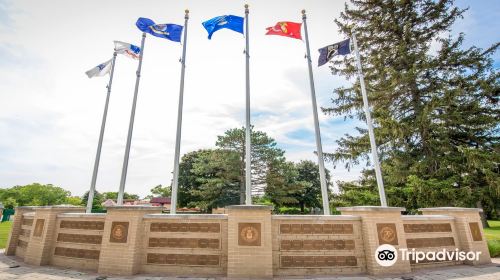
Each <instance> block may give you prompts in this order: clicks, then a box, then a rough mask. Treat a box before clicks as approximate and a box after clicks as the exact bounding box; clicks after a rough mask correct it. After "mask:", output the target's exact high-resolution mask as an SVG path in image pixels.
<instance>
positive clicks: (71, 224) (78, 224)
mask: <svg viewBox="0 0 500 280" xmlns="http://www.w3.org/2000/svg"><path fill="white" fill-rule="evenodd" d="M59 227H60V228H67V229H85V230H103V229H104V222H101V221H67V220H64V221H61V224H60V226H59Z"/></svg>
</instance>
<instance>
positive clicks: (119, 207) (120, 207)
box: [106, 205, 163, 211]
mask: <svg viewBox="0 0 500 280" xmlns="http://www.w3.org/2000/svg"><path fill="white" fill-rule="evenodd" d="M106 209H107V210H113V211H115V210H120V211H121V210H125V211H127V210H128V211H137V210H157V211H161V210H162V209H163V208H162V207H160V206H147V205H114V206H108V207H106Z"/></svg>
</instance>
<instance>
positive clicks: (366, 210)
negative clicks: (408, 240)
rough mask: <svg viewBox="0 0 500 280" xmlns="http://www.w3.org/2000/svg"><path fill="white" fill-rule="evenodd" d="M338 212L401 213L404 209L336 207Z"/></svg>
mask: <svg viewBox="0 0 500 280" xmlns="http://www.w3.org/2000/svg"><path fill="white" fill-rule="evenodd" d="M337 210H339V211H341V212H342V211H356V212H371V211H374V212H378V211H382V212H383V211H397V212H402V211H405V210H406V209H405V208H404V207H384V206H353V207H338V208H337Z"/></svg>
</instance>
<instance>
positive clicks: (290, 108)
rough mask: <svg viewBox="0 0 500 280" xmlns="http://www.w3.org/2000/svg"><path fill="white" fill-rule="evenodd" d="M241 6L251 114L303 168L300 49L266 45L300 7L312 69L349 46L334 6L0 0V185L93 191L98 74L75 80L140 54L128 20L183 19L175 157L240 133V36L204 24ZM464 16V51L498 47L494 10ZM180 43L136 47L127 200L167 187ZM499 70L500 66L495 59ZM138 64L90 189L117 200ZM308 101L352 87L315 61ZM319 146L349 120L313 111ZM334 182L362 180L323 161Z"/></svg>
mask: <svg viewBox="0 0 500 280" xmlns="http://www.w3.org/2000/svg"><path fill="white" fill-rule="evenodd" d="M245 3H248V4H249V5H250V15H249V17H250V18H249V26H250V32H249V33H250V34H249V36H250V37H249V38H250V56H251V59H250V81H251V84H250V89H251V119H252V124H253V125H254V126H255V129H256V130H260V131H264V132H266V133H267V134H268V135H270V136H271V137H273V138H274V139H275V140H276V142H277V143H278V146H279V147H280V148H282V149H284V150H285V151H286V154H285V155H286V157H287V159H288V160H291V161H299V160H302V159H309V160H313V161H315V162H316V161H317V159H316V156H315V154H314V151H315V150H316V148H315V138H314V126H313V116H312V107H311V98H310V90H309V81H308V72H307V61H306V59H305V58H304V55H305V43H304V42H303V41H300V40H296V39H290V38H284V37H280V36H265V35H264V34H265V28H266V27H269V26H273V25H274V24H275V23H276V22H278V21H295V22H300V21H301V14H300V11H301V10H302V9H306V10H307V15H308V22H307V23H308V30H309V38H310V45H311V52H312V60H313V63H315V61H317V57H318V52H317V49H319V48H321V47H323V46H325V45H328V44H331V43H334V42H337V41H340V40H343V39H345V38H344V37H343V36H342V35H341V34H340V33H339V32H338V29H337V27H336V25H335V24H334V22H333V19H334V18H336V17H338V15H339V14H340V12H341V11H342V9H343V7H344V1H331V0H312V1H305V0H301V1H299V0H292V1H263V0H253V1H252V0H249V1H229V0H214V1H203V0H193V1H151V0H146V1H126V0H121V1H98V0H86V1H64V0H60V1H59V0H47V1H36V0H31V1H25V0H16V1H11V0H0V187H11V186H14V185H25V184H30V183H33V182H38V183H42V184H49V183H51V184H54V185H57V186H60V187H63V188H65V189H67V190H69V191H71V193H72V194H73V195H82V194H83V193H84V192H85V191H87V190H88V189H89V186H90V180H91V175H92V169H93V163H94V159H95V153H96V148H97V142H98V137H99V130H100V125H101V119H102V113H103V108H104V102H105V98H106V85H107V83H108V78H107V76H106V77H103V78H93V79H89V78H88V77H87V76H86V75H85V74H84V72H85V71H87V70H89V69H90V68H92V67H94V66H96V65H97V64H99V63H102V62H104V61H106V60H108V59H110V58H111V57H112V52H113V40H120V41H124V42H129V43H132V44H135V45H140V39H141V33H140V31H139V30H138V29H137V28H136V27H135V21H136V20H137V18H138V17H148V18H151V19H153V20H154V21H155V22H157V23H176V24H180V25H183V22H184V10H185V9H186V8H188V9H189V10H190V19H189V24H188V40H187V57H186V77H185V89H184V110H183V124H182V143H181V155H182V154H184V153H186V152H190V151H194V150H197V149H203V148H213V147H214V146H215V141H216V140H217V136H218V135H222V134H223V133H224V131H226V130H228V129H231V128H236V127H243V126H244V124H245V56H244V54H243V50H244V47H245V38H244V37H243V35H242V34H239V33H236V32H233V31H230V30H227V29H226V30H221V31H217V32H216V33H215V34H214V35H213V37H212V40H208V38H207V33H206V30H205V29H203V27H202V25H201V22H203V21H205V20H208V19H210V18H212V17H215V16H220V15H224V14H233V15H238V16H244V7H243V6H244V4H245ZM457 5H458V6H459V7H463V8H465V7H470V9H469V11H468V12H467V13H466V14H465V17H464V19H463V20H461V21H459V22H458V23H457V24H455V26H454V27H453V33H454V34H457V33H458V32H464V33H466V35H467V36H466V41H465V46H472V45H476V46H478V47H481V48H487V47H489V46H490V45H491V44H493V43H494V42H496V41H499V39H500V38H499V35H498V30H499V29H500V24H499V21H498V18H500V2H498V1H495V0H484V1H472V0H468V1H466V0H460V1H457ZM181 52H182V46H181V44H179V43H175V42H171V41H168V40H165V39H160V38H156V37H152V36H148V37H147V38H146V43H145V48H144V60H143V65H142V73H141V81H140V87H139V94H138V103H137V109H136V118H135V124H134V131H133V138H132V148H131V152H130V160H129V167H128V175H127V183H126V186H125V191H126V192H129V193H136V194H139V195H141V196H145V195H147V194H149V190H150V189H151V188H152V187H154V186H156V185H158V184H162V185H169V184H170V182H171V179H172V170H173V162H174V146H175V131H176V122H177V102H178V95H179V81H180V66H181V65H180V63H179V58H180V56H181ZM494 58H495V61H496V62H495V65H496V66H497V67H498V66H499V65H500V64H499V62H500V57H499V54H498V53H497V54H496V55H495V57H494ZM136 68H137V61H134V60H131V59H128V58H126V57H124V56H118V58H117V61H116V69H115V75H114V80H113V87H112V92H111V99H110V107H109V111H108V118H107V123H106V131H105V135H104V143H103V148H102V155H101V162H100V168H99V175H98V179H97V190H98V191H101V192H103V191H118V186H119V183H120V176H121V169H122V164H123V156H124V152H125V143H126V137H127V131H128V126H129V119H130V110H131V105H132V98H133V93H134V92H133V91H134V84H135V71H136ZM313 71H314V80H315V84H316V95H317V99H318V106H320V107H328V106H330V104H331V101H330V99H331V98H332V91H333V89H334V88H336V87H338V86H342V85H348V84H349V83H352V82H353V81H348V80H345V79H344V78H342V77H338V76H333V75H331V73H330V71H329V69H328V68H327V67H322V68H318V67H316V66H315V64H314V66H313ZM319 119H320V126H321V136H322V142H323V150H324V151H325V152H332V151H334V150H335V148H336V140H338V139H340V137H342V136H343V135H344V134H346V133H351V134H356V132H355V131H354V128H355V127H356V126H360V127H365V124H364V123H360V122H357V121H344V118H343V116H338V117H332V116H326V115H324V114H322V113H320V116H319ZM326 167H327V168H328V169H329V170H330V171H331V175H332V181H334V182H335V181H338V180H341V181H350V180H355V179H357V178H358V177H359V175H360V171H361V170H362V169H363V168H364V167H365V166H364V165H361V166H357V167H355V168H352V169H351V170H346V169H345V168H343V165H342V164H339V165H338V166H337V167H336V168H334V167H333V165H332V164H331V163H328V162H327V164H326Z"/></svg>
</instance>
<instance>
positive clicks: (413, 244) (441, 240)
mask: <svg viewBox="0 0 500 280" xmlns="http://www.w3.org/2000/svg"><path fill="white" fill-rule="evenodd" d="M406 245H407V246H408V248H427V247H443V246H455V240H454V239H453V237H433V238H408V239H406Z"/></svg>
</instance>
